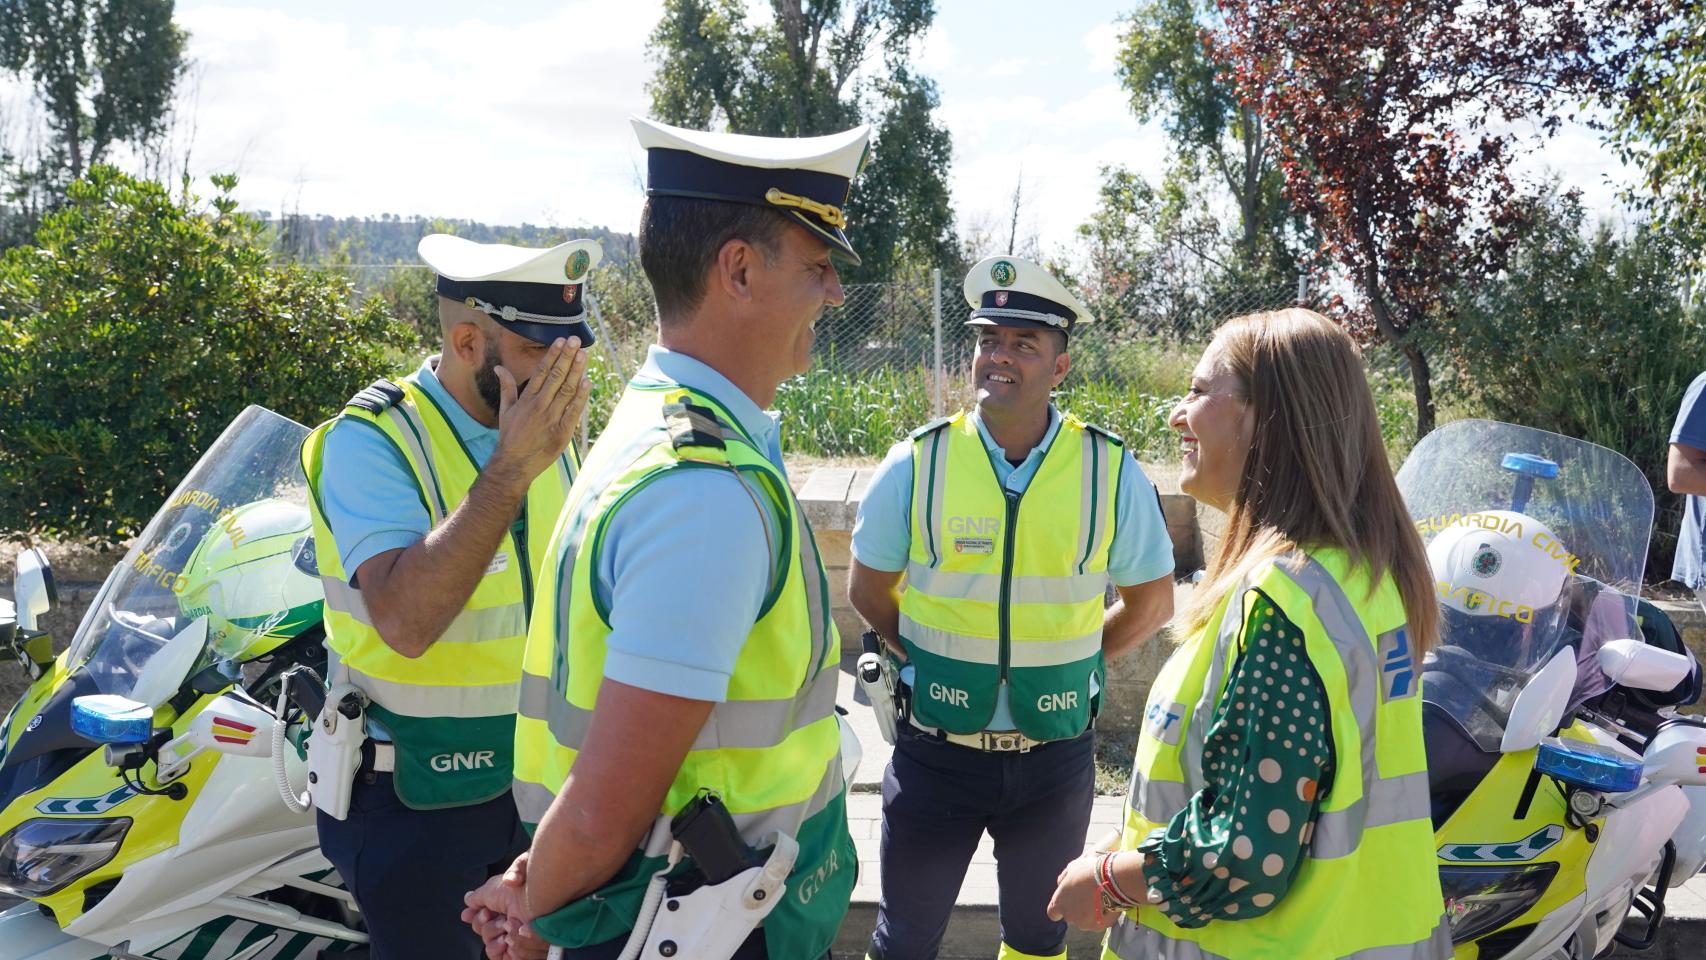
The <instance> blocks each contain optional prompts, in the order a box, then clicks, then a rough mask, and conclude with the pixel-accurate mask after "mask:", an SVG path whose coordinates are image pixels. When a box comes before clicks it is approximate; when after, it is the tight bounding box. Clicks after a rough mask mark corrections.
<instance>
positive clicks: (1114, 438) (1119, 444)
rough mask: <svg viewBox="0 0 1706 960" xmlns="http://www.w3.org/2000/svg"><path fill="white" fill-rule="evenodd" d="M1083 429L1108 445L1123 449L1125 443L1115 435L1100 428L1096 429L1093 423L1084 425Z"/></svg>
mask: <svg viewBox="0 0 1706 960" xmlns="http://www.w3.org/2000/svg"><path fill="white" fill-rule="evenodd" d="M1084 429H1086V430H1088V431H1090V432H1091V433H1093V434H1095V435H1096V436H1098V437H1101V438H1102V439H1104V440H1106V441H1108V442H1109V443H1111V444H1113V445H1114V446H1116V447H1120V448H1122V449H1123V448H1124V447H1125V441H1124V440H1121V439H1120V437H1119V435H1118V434H1116V433H1111V432H1109V431H1107V430H1104V429H1102V428H1101V427H1098V426H1096V425H1095V424H1093V423H1086V424H1085V425H1084Z"/></svg>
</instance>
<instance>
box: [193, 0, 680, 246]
mask: <svg viewBox="0 0 1706 960" xmlns="http://www.w3.org/2000/svg"><path fill="white" fill-rule="evenodd" d="M656 18H657V9H656V4H655V3H652V2H646V3H637V4H625V5H623V6H622V7H621V8H614V9H613V8H611V7H609V6H608V5H602V4H594V3H591V2H582V3H574V4H568V5H565V6H564V7H563V8H562V9H561V10H559V11H557V12H556V13H554V14H553V15H551V16H548V17H542V18H537V19H535V20H533V21H531V22H523V23H516V22H513V21H509V22H503V23H495V22H493V21H488V20H481V19H475V18H469V19H466V20H463V21H461V22H458V23H454V24H447V25H416V24H385V25H380V26H377V27H374V28H372V29H369V30H360V31H357V30H352V29H351V28H350V27H348V26H346V25H343V24H340V23H333V22H327V21H323V20H315V19H310V18H303V17H295V16H291V15H289V14H285V13H281V12H276V11H265V10H253V9H235V8H204V9H199V10H193V11H188V12H185V13H183V14H181V19H182V21H183V23H184V25H185V26H186V27H187V28H188V29H189V31H190V49H189V53H190V56H191V57H193V58H194V60H195V61H196V63H197V69H198V70H199V71H200V75H201V80H200V84H199V89H200V98H199V104H198V106H197V108H196V118H195V119H196V127H197V132H198V137H197V144H196V147H195V153H194V156H195V158H196V166H197V168H199V170H201V171H205V172H220V171H224V170H235V171H236V172H238V173H239V174H241V175H242V178H243V182H242V185H241V186H240V187H239V198H240V199H241V200H242V201H243V202H244V204H245V205H248V206H252V207H256V208H263V209H271V210H278V209H281V208H286V207H288V208H297V209H301V210H303V211H305V212H322V211H324V212H335V213H337V214H377V213H384V212H392V213H420V214H431V215H439V216H452V217H472V218H477V219H481V220H486V221H488V222H502V223H519V222H522V221H530V222H534V223H539V222H553V223H561V224H564V225H573V224H577V223H588V224H599V225H609V226H611V227H614V228H617V229H631V228H632V227H633V225H634V223H635V221H636V220H637V218H638V214H639V205H640V198H641V194H640V191H639V189H638V187H637V185H636V182H635V176H634V170H635V167H636V164H638V163H639V162H640V156H639V150H638V148H637V147H635V146H634V145H633V142H632V139H633V138H632V135H631V133H630V132H629V129H628V124H627V122H626V119H627V116H628V115H629V114H631V113H642V112H644V111H645V109H646V105H647V104H646V98H645V93H644V84H645V81H646V80H647V78H648V77H649V76H650V72H651V71H650V64H649V63H647V62H646V61H645V60H644V58H643V57H641V56H639V55H638V51H640V50H643V49H644V45H645V38H646V35H647V34H648V33H649V32H650V30H651V27H652V25H653V24H654V23H655V21H656ZM589 23H597V24H598V29H596V30H593V29H588V27H587V25H588V24H589Z"/></svg>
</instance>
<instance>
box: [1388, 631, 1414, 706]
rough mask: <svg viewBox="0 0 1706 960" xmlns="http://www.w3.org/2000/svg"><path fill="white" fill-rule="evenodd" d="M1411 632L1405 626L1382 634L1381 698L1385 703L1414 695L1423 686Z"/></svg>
mask: <svg viewBox="0 0 1706 960" xmlns="http://www.w3.org/2000/svg"><path fill="white" fill-rule="evenodd" d="M1420 679H1421V678H1420V675H1419V674H1417V672H1416V655H1415V653H1414V652H1413V651H1412V650H1411V649H1410V634H1409V631H1407V630H1405V629H1404V628H1403V627H1399V628H1398V629H1396V630H1391V631H1388V632H1386V633H1383V634H1381V635H1380V699H1381V701H1382V702H1383V703H1390V702H1391V701H1393V700H1403V699H1404V698H1406V697H1413V696H1415V695H1416V691H1417V690H1418V689H1419V688H1420V687H1421V682H1420Z"/></svg>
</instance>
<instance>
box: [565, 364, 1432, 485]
mask: <svg viewBox="0 0 1706 960" xmlns="http://www.w3.org/2000/svg"><path fill="white" fill-rule="evenodd" d="M617 352H618V354H619V356H620V357H621V362H622V364H623V365H624V367H625V368H626V369H627V370H628V371H629V372H632V371H633V370H635V369H637V368H638V365H639V363H640V361H641V360H642V359H643V358H644V351H643V349H638V348H634V347H630V346H619V347H618V348H617ZM1198 353H1199V350H1198V349H1197V348H1196V347H1195V346H1190V345H1179V344H1173V343H1166V344H1163V343H1158V342H1154V341H1132V342H1128V343H1120V344H1115V345H1110V346H1106V347H1103V348H1101V349H1096V350H1080V349H1078V348H1077V347H1075V348H1074V352H1073V369H1072V372H1071V373H1070V374H1068V375H1067V378H1066V381H1065V383H1063V384H1062V385H1061V388H1060V389H1059V390H1058V391H1056V392H1055V396H1054V402H1055V405H1056V406H1057V407H1058V408H1059V409H1060V410H1061V412H1063V413H1068V414H1071V415H1073V416H1076V417H1078V418H1079V419H1081V420H1084V421H1085V422H1087V423H1092V424H1095V425H1096V426H1098V427H1101V428H1102V429H1104V430H1107V431H1109V432H1111V433H1113V434H1115V435H1116V436H1118V437H1120V438H1121V439H1123V440H1124V441H1125V444H1126V448H1127V449H1128V450H1130V451H1131V453H1132V456H1134V457H1136V458H1137V459H1138V460H1140V461H1144V462H1149V463H1156V462H1171V461H1173V460H1174V459H1176V458H1177V457H1178V450H1179V442H1178V435H1177V434H1176V433H1174V431H1173V430H1172V428H1170V427H1168V426H1167V417H1168V414H1169V413H1171V412H1172V409H1173V407H1174V406H1175V405H1176V404H1177V403H1178V401H1179V397H1180V396H1181V395H1182V394H1183V393H1184V392H1185V389H1186V387H1187V386H1188V384H1189V382H1190V372H1191V369H1192V368H1193V367H1194V366H1195V365H1196V361H1197V355H1198ZM588 376H589V377H590V379H591V380H592V388H593V395H592V399H591V401H590V402H589V404H588V421H589V425H590V429H589V436H593V437H596V436H597V435H598V433H599V431H601V430H602V429H603V426H604V423H605V422H606V421H607V420H608V419H609V416H610V411H611V409H612V408H614V406H615V404H616V400H617V397H618V396H620V395H621V392H622V385H623V377H622V375H621V373H619V372H618V371H617V370H616V368H615V365H614V364H613V363H612V362H611V360H610V358H609V356H608V355H607V354H606V352H605V351H604V350H603V349H602V348H595V350H594V353H593V356H592V359H591V361H590V362H589V364H588ZM1369 378H1370V384H1371V385H1372V386H1373V388H1374V397H1375V404H1376V407H1377V409H1378V410H1379V413H1380V426H1381V433H1382V434H1383V435H1384V436H1385V438H1386V444H1387V449H1388V451H1389V452H1391V453H1392V455H1393V462H1394V463H1395V464H1396V463H1397V462H1398V461H1400V460H1402V459H1403V456H1404V454H1405V453H1408V452H1409V449H1410V446H1411V445H1412V444H1413V443H1414V432H1415V402H1414V400H1413V399H1412V398H1411V394H1410V386H1409V380H1408V379H1407V378H1405V377H1403V376H1402V375H1401V374H1399V373H1394V372H1389V371H1388V370H1387V369H1385V368H1384V367H1383V366H1381V365H1379V364H1376V365H1375V366H1373V367H1371V369H1370V372H1369ZM934 396H935V379H934V373H933V372H932V371H931V370H930V369H929V368H927V367H879V368H876V369H872V370H865V371H849V370H840V369H835V368H834V366H833V364H832V363H823V362H820V363H818V364H817V365H814V366H813V368H812V369H811V370H810V371H808V372H807V373H805V374H803V375H801V376H798V377H794V378H792V379H790V380H786V381H784V382H783V383H782V385H781V387H780V388H779V389H778V390H777V392H776V404H775V407H776V410H777V411H778V412H779V413H780V414H781V419H782V448H783V450H784V451H785V452H787V453H790V454H804V455H808V456H818V457H868V458H879V457H881V456H882V455H883V454H884V453H886V452H887V451H888V448H889V447H890V446H891V445H892V444H894V443H895V441H897V440H900V439H902V438H903V437H905V436H906V435H907V434H909V433H911V432H912V431H913V430H916V429H917V428H919V427H921V426H923V425H924V424H926V423H928V422H929V421H930V420H931V419H932V417H933V413H932V406H933V401H934ZM972 402H973V397H972V392H971V376H970V371H969V370H964V369H962V370H956V371H950V372H949V374H948V375H947V378H946V383H945V390H944V397H943V403H944V407H945V409H946V410H947V411H948V412H952V411H954V410H959V409H962V408H965V407H967V406H970V405H971V403H972Z"/></svg>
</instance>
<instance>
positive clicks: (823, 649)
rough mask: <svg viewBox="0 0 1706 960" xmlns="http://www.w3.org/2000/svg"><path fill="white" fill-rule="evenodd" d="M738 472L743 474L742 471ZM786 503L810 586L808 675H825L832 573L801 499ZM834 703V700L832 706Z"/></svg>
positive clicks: (802, 573)
mask: <svg viewBox="0 0 1706 960" xmlns="http://www.w3.org/2000/svg"><path fill="white" fill-rule="evenodd" d="M736 475H737V476H741V474H739V473H738V472H737V473H736ZM785 479H786V476H785V475H784V480H785ZM753 506H755V507H758V520H759V522H760V523H763V524H766V529H768V523H769V521H768V520H766V519H765V510H764V508H763V507H762V506H759V504H758V502H757V500H756V499H754V501H753ZM784 506H785V507H786V509H787V511H788V512H789V513H792V514H793V515H794V536H795V537H796V538H797V539H798V540H799V541H800V547H799V557H800V580H801V582H802V583H804V584H805V588H806V616H808V617H810V618H811V631H812V658H811V660H810V662H809V663H808V665H807V667H806V672H807V674H808V675H811V674H813V673H814V672H815V673H818V674H821V673H822V672H823V662H824V658H825V657H827V656H829V653H830V650H829V634H830V630H829V604H828V602H827V601H826V600H825V599H824V592H825V591H826V590H827V589H828V587H829V581H828V574H826V573H824V570H823V558H822V557H821V556H819V555H818V551H817V538H816V537H814V536H813V535H812V531H811V526H810V525H809V524H808V523H807V522H806V512H805V511H804V510H802V509H800V504H799V501H797V500H795V499H794V495H793V493H792V492H790V493H789V494H788V502H787V503H786V504H785V505H784ZM783 589H786V587H784V588H783ZM755 626H756V625H755ZM822 679H823V678H822V676H818V677H817V680H819V681H821V680H822ZM809 682H810V681H808V683H809ZM833 705H834V704H833V703H832V704H831V706H833Z"/></svg>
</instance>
